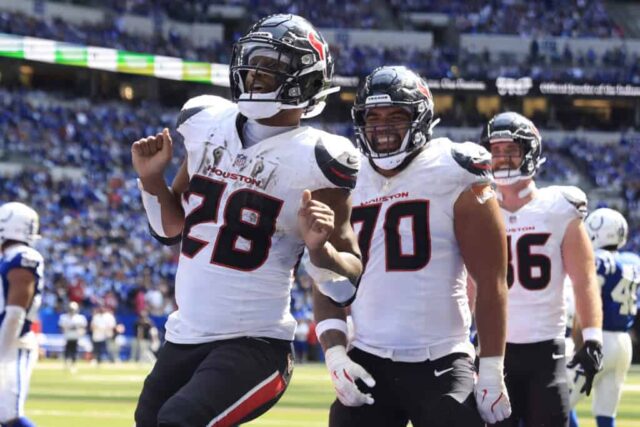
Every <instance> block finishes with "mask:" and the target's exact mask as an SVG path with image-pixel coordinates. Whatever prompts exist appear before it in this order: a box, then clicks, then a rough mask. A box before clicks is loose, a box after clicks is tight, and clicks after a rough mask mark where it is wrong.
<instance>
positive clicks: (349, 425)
mask: <svg viewBox="0 0 640 427" xmlns="http://www.w3.org/2000/svg"><path fill="white" fill-rule="evenodd" d="M376 387H378V385H377V384H376ZM408 422H409V418H408V416H407V414H406V413H405V412H404V411H403V410H402V409H401V408H398V407H394V406H388V405H385V404H384V403H382V402H378V401H375V402H374V404H373V405H362V406H356V407H351V406H345V405H343V404H342V403H340V401H339V400H337V399H336V400H335V402H333V404H332V405H331V409H330V410H329V427H405V426H406V425H407V423H408Z"/></svg>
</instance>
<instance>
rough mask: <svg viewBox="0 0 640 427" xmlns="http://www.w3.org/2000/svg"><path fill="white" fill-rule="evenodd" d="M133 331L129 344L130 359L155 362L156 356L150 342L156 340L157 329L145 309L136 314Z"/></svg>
mask: <svg viewBox="0 0 640 427" xmlns="http://www.w3.org/2000/svg"><path fill="white" fill-rule="evenodd" d="M134 331H135V334H134V339H133V342H132V344H131V360H133V361H136V362H143V363H153V362H155V361H156V357H155V355H154V354H153V351H152V343H153V341H154V340H157V337H158V330H157V329H156V327H155V325H154V324H153V322H152V321H151V318H150V317H149V313H148V312H147V311H142V312H141V313H140V316H138V319H137V320H136V323H135V325H134Z"/></svg>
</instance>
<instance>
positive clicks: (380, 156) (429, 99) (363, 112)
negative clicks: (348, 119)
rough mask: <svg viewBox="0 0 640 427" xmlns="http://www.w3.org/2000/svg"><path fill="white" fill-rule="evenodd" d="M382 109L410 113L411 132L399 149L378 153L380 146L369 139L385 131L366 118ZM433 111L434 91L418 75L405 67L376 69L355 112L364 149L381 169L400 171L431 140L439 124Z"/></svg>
mask: <svg viewBox="0 0 640 427" xmlns="http://www.w3.org/2000/svg"><path fill="white" fill-rule="evenodd" d="M378 107H401V108H403V109H405V110H407V112H408V113H409V116H410V122H409V123H408V129H407V132H406V134H405V136H404V139H403V140H402V141H401V142H400V144H399V146H398V147H397V148H396V149H393V150H386V151H381V150H376V146H377V144H376V142H375V141H372V140H371V138H370V136H368V135H367V133H369V134H372V133H374V134H375V132H377V131H379V130H383V129H381V128H384V127H385V126H384V125H382V126H380V125H375V126H374V125H369V126H368V125H367V121H366V118H367V115H368V114H369V112H370V110H371V109H372V108H378ZM433 109H434V105H433V96H432V95H431V91H430V90H429V87H428V86H427V83H426V82H425V81H424V80H423V79H422V77H420V76H419V75H418V74H416V73H414V72H413V71H411V70H410V69H408V68H406V67H404V66H385V67H379V68H376V69H375V70H373V72H372V73H371V74H369V76H367V78H366V79H365V81H364V83H363V84H362V85H361V87H360V89H359V90H358V93H357V95H356V100H355V103H354V106H353V108H352V110H351V114H352V117H353V122H354V127H355V131H356V138H357V141H358V145H359V147H360V149H361V150H362V152H363V153H364V154H365V155H366V156H367V157H369V159H370V160H371V161H372V162H373V163H374V164H375V165H376V166H377V167H379V168H381V169H385V170H392V169H395V168H398V167H400V166H401V165H402V164H403V162H404V161H405V159H406V158H407V156H409V155H410V154H411V153H413V152H415V151H416V150H417V149H419V148H421V147H423V146H424V145H425V144H426V143H427V142H428V141H429V140H430V139H431V134H432V130H433V127H434V126H435V125H436V123H437V120H436V121H434V119H433ZM368 131H369V132H368Z"/></svg>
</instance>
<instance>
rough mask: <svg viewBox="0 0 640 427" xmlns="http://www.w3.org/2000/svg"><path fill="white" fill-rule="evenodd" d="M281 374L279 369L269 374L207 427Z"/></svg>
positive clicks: (209, 426) (210, 426) (208, 425)
mask: <svg viewBox="0 0 640 427" xmlns="http://www.w3.org/2000/svg"><path fill="white" fill-rule="evenodd" d="M278 374H279V372H278V371H275V372H274V373H273V374H271V375H269V376H268V377H267V378H266V379H265V380H264V381H262V382H261V383H260V384H258V385H257V386H255V387H254V388H252V389H251V390H249V391H248V392H246V393H245V394H244V396H242V397H241V398H240V399H238V400H237V401H236V402H235V403H234V404H233V405H231V406H229V407H228V408H227V409H226V410H225V411H224V412H222V413H221V414H220V415H218V416H217V417H215V418H214V419H212V420H211V421H209V424H207V427H212V426H213V425H214V424H215V423H216V422H218V421H220V420H221V419H223V418H224V417H226V416H227V415H229V413H230V412H231V411H233V410H234V409H236V408H237V407H238V406H240V405H241V404H242V403H243V402H244V401H245V400H248V399H249V398H250V397H251V396H253V395H254V394H255V393H256V392H257V391H259V390H260V389H261V388H262V387H264V386H265V385H266V384H268V383H269V382H271V381H273V379H274V378H275V377H277V376H278Z"/></svg>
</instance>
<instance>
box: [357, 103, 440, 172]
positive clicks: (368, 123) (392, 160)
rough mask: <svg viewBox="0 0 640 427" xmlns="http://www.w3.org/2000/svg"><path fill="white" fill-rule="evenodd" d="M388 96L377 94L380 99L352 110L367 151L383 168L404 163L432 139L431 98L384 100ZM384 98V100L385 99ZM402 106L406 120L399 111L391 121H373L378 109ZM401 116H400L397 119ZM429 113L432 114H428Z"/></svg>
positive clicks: (362, 142)
mask: <svg viewBox="0 0 640 427" xmlns="http://www.w3.org/2000/svg"><path fill="white" fill-rule="evenodd" d="M383 97H384V95H382V96H380V95H378V96H375V97H371V98H377V99H378V101H375V99H374V101H373V102H371V103H366V104H365V105H364V106H363V107H362V106H356V107H354V108H353V110H352V114H353V120H354V123H355V130H356V136H357V139H358V142H359V145H360V148H361V150H362V151H363V153H364V154H365V155H366V156H367V157H369V158H370V159H371V161H372V162H373V163H374V164H375V165H376V166H378V167H379V168H380V169H384V170H391V169H395V168H396V167H398V166H400V165H401V164H402V162H403V161H404V160H405V158H406V157H407V156H408V155H409V154H411V153H412V152H414V151H415V150H416V149H418V148H420V147H422V146H424V145H425V144H426V143H427V141H429V139H430V138H431V132H432V128H433V125H432V123H434V122H432V118H433V109H432V108H428V105H427V101H424V100H421V101H416V102H391V101H390V99H388V100H386V102H380V101H381V100H382V99H381V98H383ZM382 101H384V100H382ZM390 107H401V108H402V109H403V110H405V111H406V112H407V113H408V114H407V115H406V119H404V120H403V119H402V113H401V112H400V111H398V112H397V113H396V112H394V113H392V115H391V121H386V120H380V121H377V120H370V114H371V112H372V110H373V109H374V108H390ZM396 115H397V119H396V118H395V117H396ZM427 116H429V117H427Z"/></svg>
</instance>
